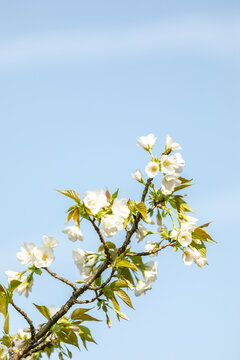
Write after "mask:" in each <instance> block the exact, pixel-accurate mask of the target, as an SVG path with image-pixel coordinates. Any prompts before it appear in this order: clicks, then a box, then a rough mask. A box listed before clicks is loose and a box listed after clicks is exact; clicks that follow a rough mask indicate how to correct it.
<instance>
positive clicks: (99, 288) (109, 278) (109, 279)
mask: <svg viewBox="0 0 240 360" xmlns="http://www.w3.org/2000/svg"><path fill="white" fill-rule="evenodd" d="M115 271H116V269H114V268H112V271H111V274H110V276H109V277H108V278H107V280H105V281H104V282H103V283H102V284H101V285H100V286H97V287H94V288H92V287H91V289H90V290H94V291H97V290H101V289H102V288H104V287H105V286H106V285H107V284H108V283H109V282H110V281H111V279H112V277H113V276H114V273H115Z"/></svg>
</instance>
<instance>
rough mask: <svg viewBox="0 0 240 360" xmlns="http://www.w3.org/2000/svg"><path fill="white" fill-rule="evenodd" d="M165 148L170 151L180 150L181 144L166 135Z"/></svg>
mask: <svg viewBox="0 0 240 360" xmlns="http://www.w3.org/2000/svg"><path fill="white" fill-rule="evenodd" d="M166 149H169V150H170V149H171V150H172V151H175V150H181V149H182V148H181V146H180V145H179V144H178V143H177V142H175V141H174V140H173V139H172V138H171V137H170V136H169V135H167V136H166Z"/></svg>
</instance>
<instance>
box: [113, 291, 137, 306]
mask: <svg viewBox="0 0 240 360" xmlns="http://www.w3.org/2000/svg"><path fill="white" fill-rule="evenodd" d="M114 292H115V294H117V296H119V297H120V299H122V301H124V302H125V304H127V305H128V306H129V307H131V308H132V309H134V307H133V305H132V302H131V299H130V297H129V296H128V294H127V293H126V292H125V291H124V290H122V289H119V290H114Z"/></svg>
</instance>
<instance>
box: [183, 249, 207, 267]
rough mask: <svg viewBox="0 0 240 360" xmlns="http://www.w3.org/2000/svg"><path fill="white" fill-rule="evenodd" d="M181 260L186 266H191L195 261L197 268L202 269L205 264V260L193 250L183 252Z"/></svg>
mask: <svg viewBox="0 0 240 360" xmlns="http://www.w3.org/2000/svg"><path fill="white" fill-rule="evenodd" d="M182 260H183V262H184V264H185V265H187V266H189V265H191V264H192V263H193V261H195V263H196V264H197V265H198V266H199V267H204V266H205V265H206V264H207V259H206V258H205V257H203V256H202V255H201V253H200V252H199V251H198V250H197V249H195V248H193V249H186V250H184V251H183V254H182Z"/></svg>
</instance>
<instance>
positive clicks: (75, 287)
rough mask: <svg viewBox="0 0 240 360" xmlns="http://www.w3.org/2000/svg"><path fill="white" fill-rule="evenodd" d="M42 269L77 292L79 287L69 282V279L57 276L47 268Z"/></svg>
mask: <svg viewBox="0 0 240 360" xmlns="http://www.w3.org/2000/svg"><path fill="white" fill-rule="evenodd" d="M42 269H44V270H45V271H47V272H48V273H49V274H50V275H51V276H53V277H54V278H55V279H58V280H60V281H62V282H63V283H65V284H67V285H69V286H71V287H72V288H73V289H74V290H77V288H78V287H77V286H76V285H74V284H73V283H72V282H71V281H69V280H67V279H65V278H63V277H61V276H59V275H57V274H56V273H54V272H53V271H51V270H49V269H48V268H46V267H45V268H42Z"/></svg>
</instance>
